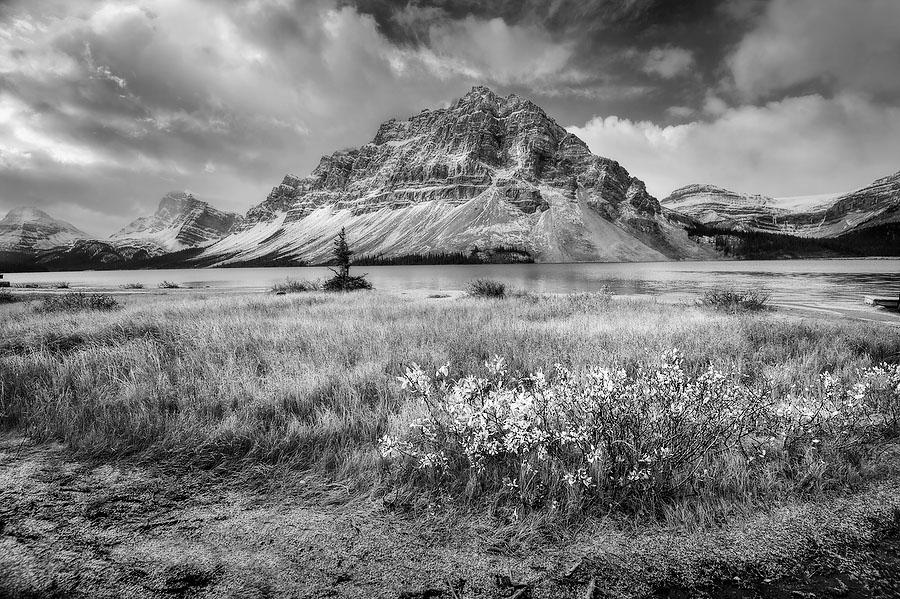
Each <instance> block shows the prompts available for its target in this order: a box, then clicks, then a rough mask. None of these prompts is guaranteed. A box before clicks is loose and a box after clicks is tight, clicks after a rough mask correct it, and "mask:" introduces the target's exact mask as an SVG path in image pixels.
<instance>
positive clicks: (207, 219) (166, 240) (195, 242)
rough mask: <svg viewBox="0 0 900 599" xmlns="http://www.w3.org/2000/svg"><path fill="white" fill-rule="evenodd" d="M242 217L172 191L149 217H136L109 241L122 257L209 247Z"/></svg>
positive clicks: (182, 193)
mask: <svg viewBox="0 0 900 599" xmlns="http://www.w3.org/2000/svg"><path fill="white" fill-rule="evenodd" d="M240 221H241V217H240V216H239V215H237V214H233V213H231V212H223V211H221V210H217V209H215V208H213V207H212V206H210V205H209V204H207V203H206V202H203V201H200V200H198V199H197V198H195V197H194V196H193V195H191V194H189V193H186V192H182V191H173V192H170V193H168V194H166V196H165V197H163V198H162V200H160V202H159V207H158V208H157V210H156V212H155V213H154V214H153V215H151V216H145V217H141V218H138V219H137V220H135V221H134V222H132V223H131V224H129V225H128V226H126V227H125V228H123V229H122V230H121V231H119V232H118V233H115V234H114V235H112V237H111V238H110V240H111V242H112V243H113V244H114V245H115V246H116V247H117V248H119V250H120V251H122V252H124V253H125V254H129V253H136V252H139V251H141V250H143V251H146V252H147V253H149V254H150V255H158V254H162V253H166V252H175V251H179V250H183V249H185V248H190V247H198V246H203V245H208V244H209V243H212V242H213V241H216V240H218V239H221V238H222V237H224V236H225V235H227V234H228V233H229V232H230V231H231V230H232V229H233V228H234V226H235V225H236V224H238V223H240Z"/></svg>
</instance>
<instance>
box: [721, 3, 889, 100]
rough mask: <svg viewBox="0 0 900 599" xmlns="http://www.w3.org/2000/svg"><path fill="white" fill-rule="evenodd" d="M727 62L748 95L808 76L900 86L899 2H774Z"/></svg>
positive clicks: (872, 86) (843, 85) (868, 86)
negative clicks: (899, 70) (898, 74)
mask: <svg viewBox="0 0 900 599" xmlns="http://www.w3.org/2000/svg"><path fill="white" fill-rule="evenodd" d="M728 63H729V66H730V68H731V71H732V74H733V76H734V83H735V85H736V86H737V88H738V90H739V91H740V92H742V93H743V94H744V95H745V96H746V97H749V98H759V97H765V96H766V95H767V94H769V93H771V92H777V91H779V90H783V89H787V88H790V87H791V86H794V85H798V84H803V83H808V82H812V81H824V82H825V83H830V84H833V85H834V86H836V88H837V89H840V90H844V91H860V92H869V93H875V94H877V93H883V92H888V93H891V92H892V93H897V92H900V78H898V76H897V73H898V66H897V65H900V2H898V1H897V0H852V1H848V0H773V1H772V2H771V4H770V5H769V6H768V8H767V10H766V12H765V14H764V16H763V18H762V20H761V21H760V23H759V25H758V26H757V27H756V28H755V29H754V30H753V31H752V32H750V33H749V34H748V35H747V36H746V37H745V38H744V39H743V40H742V41H741V43H740V44H739V46H738V47H737V49H736V50H735V52H734V53H733V54H732V55H731V57H730V58H729V60H728Z"/></svg>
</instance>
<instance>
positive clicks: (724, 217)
mask: <svg viewBox="0 0 900 599" xmlns="http://www.w3.org/2000/svg"><path fill="white" fill-rule="evenodd" d="M662 206H664V207H665V208H666V209H669V210H672V211H674V212H676V213H678V214H681V215H683V216H686V217H688V218H690V219H693V220H694V221H696V222H698V223H701V224H704V225H708V226H711V227H715V228H717V229H722V230H726V231H736V232H741V231H759V232H767V233H787V234H791V235H796V236H799V237H808V238H824V239H827V238H837V237H841V236H846V235H849V234H859V233H864V231H865V230H866V229H868V228H875V227H879V226H882V225H889V224H895V223H897V222H900V173H896V174H894V175H891V176H889V177H884V178H883V179H878V180H877V181H875V182H874V183H872V184H871V185H868V186H866V187H863V188H861V189H858V190H856V191H852V192H850V193H845V194H838V195H832V196H811V197H807V198H770V197H766V196H760V195H745V194H739V193H735V192H732V191H729V190H727V189H722V188H719V187H715V186H712V185H689V186H687V187H683V188H681V189H678V190H676V191H674V192H672V194H671V195H670V196H669V197H667V198H665V199H664V200H663V201H662Z"/></svg>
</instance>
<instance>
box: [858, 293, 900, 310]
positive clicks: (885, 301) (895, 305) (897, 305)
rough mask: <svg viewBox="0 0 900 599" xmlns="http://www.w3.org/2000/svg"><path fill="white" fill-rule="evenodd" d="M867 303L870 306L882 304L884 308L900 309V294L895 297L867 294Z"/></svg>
mask: <svg viewBox="0 0 900 599" xmlns="http://www.w3.org/2000/svg"><path fill="white" fill-rule="evenodd" d="M865 300H866V303H867V304H869V305H870V306H881V307H882V308H889V309H891V310H898V309H900V296H897V295H895V296H893V297H877V296H874V295H867V296H865Z"/></svg>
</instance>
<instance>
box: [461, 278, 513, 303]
mask: <svg viewBox="0 0 900 599" xmlns="http://www.w3.org/2000/svg"><path fill="white" fill-rule="evenodd" d="M466 292H467V293H468V294H469V295H471V296H472V297H488V298H494V299H497V298H502V297H505V296H506V283H504V282H503V281H494V280H492V279H475V280H474V281H469V284H468V285H467V287H466Z"/></svg>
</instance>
